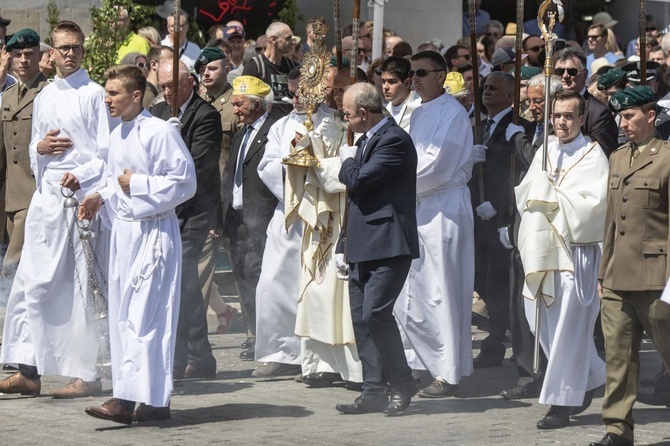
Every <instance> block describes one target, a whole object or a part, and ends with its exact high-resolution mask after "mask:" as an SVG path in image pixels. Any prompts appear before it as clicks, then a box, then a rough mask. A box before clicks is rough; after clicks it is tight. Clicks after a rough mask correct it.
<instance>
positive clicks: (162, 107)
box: [151, 94, 223, 230]
mask: <svg viewBox="0 0 670 446" xmlns="http://www.w3.org/2000/svg"><path fill="white" fill-rule="evenodd" d="M151 113H152V114H153V115H154V116H157V117H159V118H161V119H165V120H167V119H169V118H170V117H171V116H172V112H171V111H170V107H169V105H168V104H167V103H166V102H161V103H159V104H156V105H155V106H154V107H152V108H151ZM180 120H181V123H182V128H181V136H182V138H184V143H185V144H186V147H187V148H188V150H189V152H191V156H192V157H193V164H194V165H195V175H196V180H197V185H198V188H197V190H196V192H195V196H194V197H193V198H191V199H190V200H188V201H187V202H185V203H184V204H183V205H182V206H181V207H178V208H177V215H178V217H179V219H180V220H183V222H184V224H183V226H182V228H183V229H205V230H209V229H216V228H219V227H220V226H221V220H220V216H221V195H220V193H219V190H220V189H221V183H220V181H221V176H220V175H221V174H220V171H219V157H220V156H221V138H222V137H223V132H222V130H221V117H220V115H219V112H217V111H216V109H215V108H214V107H212V106H211V105H210V104H208V103H207V102H206V101H204V100H203V99H202V98H201V97H200V96H198V95H197V94H193V97H192V98H191V101H190V102H189V103H188V105H187V106H186V109H185V110H184V114H183V115H182V117H181V118H180Z"/></svg>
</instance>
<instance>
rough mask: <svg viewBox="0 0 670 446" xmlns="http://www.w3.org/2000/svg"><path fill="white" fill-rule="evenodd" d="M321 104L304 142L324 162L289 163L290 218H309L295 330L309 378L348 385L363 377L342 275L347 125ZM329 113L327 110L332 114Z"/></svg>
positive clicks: (311, 381) (307, 381)
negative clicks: (339, 248)
mask: <svg viewBox="0 0 670 446" xmlns="http://www.w3.org/2000/svg"><path fill="white" fill-rule="evenodd" d="M325 110H326V107H325V106H323V105H322V106H320V107H319V109H318V110H317V113H316V116H319V121H320V122H317V121H316V120H315V127H316V128H315V129H314V132H312V133H310V134H309V138H306V139H305V140H304V141H303V143H305V144H311V148H312V151H313V153H314V156H315V157H316V158H317V159H318V160H319V166H318V167H310V168H309V169H308V170H305V169H303V168H299V167H294V166H289V167H288V168H287V176H286V177H287V182H286V184H287V187H286V194H287V199H286V202H287V203H288V205H287V209H290V210H291V211H290V212H289V213H288V215H287V219H288V221H293V220H295V219H301V220H302V221H303V222H304V236H303V241H302V272H301V276H300V293H299V297H298V317H297V321H296V326H295V332H296V334H297V335H298V336H300V337H301V338H302V374H303V382H304V383H305V384H307V385H309V386H310V387H327V386H331V385H333V383H334V382H337V381H342V380H343V381H345V382H346V384H345V386H347V387H352V388H353V387H355V385H354V384H352V383H361V382H362V381H363V369H362V366H361V362H360V360H359V358H358V350H357V348H356V339H355V336H354V328H353V324H352V320H351V308H350V305H349V287H348V286H347V283H346V282H345V281H343V280H340V279H338V277H337V265H336V263H335V245H336V243H337V240H338V238H339V236H340V230H341V228H342V218H343V213H344V207H345V202H346V194H345V187H344V185H343V184H342V183H340V180H339V179H338V174H339V172H340V168H341V166H342V163H341V161H340V157H339V149H340V147H341V146H342V145H343V144H345V143H346V136H347V132H346V127H345V123H344V121H342V118H341V117H340V116H341V115H340V114H339V113H335V114H332V113H330V112H325ZM326 113H327V114H326Z"/></svg>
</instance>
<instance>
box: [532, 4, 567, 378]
mask: <svg viewBox="0 0 670 446" xmlns="http://www.w3.org/2000/svg"><path fill="white" fill-rule="evenodd" d="M551 6H554V7H553V8H551V10H550V7H551ZM557 14H558V17H556V15H557ZM564 14H565V13H564V10H563V3H561V0H545V1H544V2H543V3H542V4H541V5H540V9H539V11H538V14H537V24H538V26H539V27H540V31H541V32H542V38H543V39H544V51H545V56H546V57H545V60H544V140H543V144H542V170H543V171H544V172H546V171H547V146H548V145H549V114H550V113H551V109H552V107H551V103H550V102H549V101H550V100H551V92H550V88H549V87H550V85H551V84H550V83H551V75H552V74H553V72H554V62H553V56H554V47H555V45H556V36H555V35H554V33H553V31H554V25H555V24H556V19H557V18H558V21H559V22H562V21H563V16H564ZM545 17H546V21H547V22H548V23H545ZM541 289H542V288H540V292H539V295H538V296H536V298H535V344H534V346H533V347H534V349H533V373H534V374H535V375H537V374H538V373H539V371H540V314H541V309H542V300H543V298H542V291H541Z"/></svg>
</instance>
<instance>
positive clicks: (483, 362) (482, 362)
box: [472, 353, 504, 369]
mask: <svg viewBox="0 0 670 446" xmlns="http://www.w3.org/2000/svg"><path fill="white" fill-rule="evenodd" d="M503 358H504V356H501V357H497V355H492V354H488V353H480V354H479V355H478V356H477V357H476V358H475V359H474V360H473V361H472V365H473V366H474V368H476V369H485V368H489V367H500V366H501V365H502V362H503Z"/></svg>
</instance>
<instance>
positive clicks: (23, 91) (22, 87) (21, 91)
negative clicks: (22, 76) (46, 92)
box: [19, 84, 28, 101]
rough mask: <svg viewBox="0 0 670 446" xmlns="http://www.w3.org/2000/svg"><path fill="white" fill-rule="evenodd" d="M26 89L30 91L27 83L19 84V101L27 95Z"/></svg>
mask: <svg viewBox="0 0 670 446" xmlns="http://www.w3.org/2000/svg"><path fill="white" fill-rule="evenodd" d="M26 91H28V87H27V86H26V84H21V85H20V86H19V101H20V100H21V99H23V97H24V96H25V95H26Z"/></svg>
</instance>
